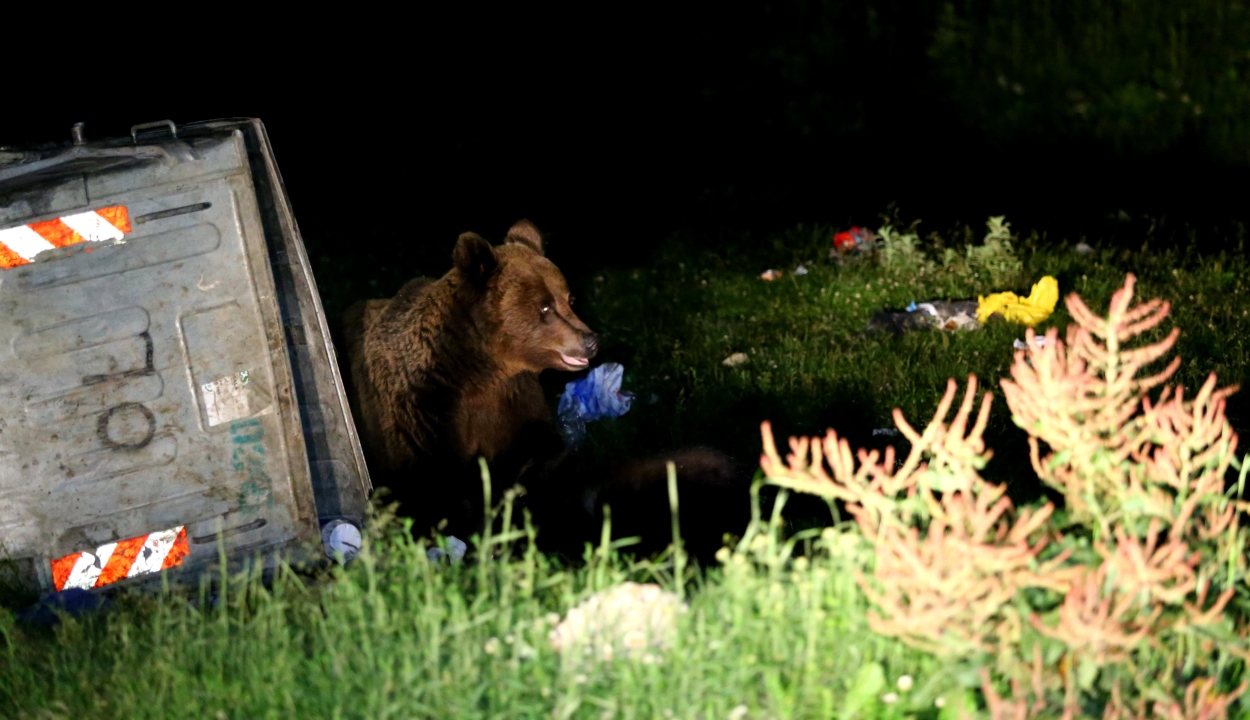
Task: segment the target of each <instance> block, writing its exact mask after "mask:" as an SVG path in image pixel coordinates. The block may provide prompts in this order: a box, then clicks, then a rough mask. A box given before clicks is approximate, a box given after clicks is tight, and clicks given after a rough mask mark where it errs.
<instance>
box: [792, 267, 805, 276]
mask: <svg viewBox="0 0 1250 720" xmlns="http://www.w3.org/2000/svg"><path fill="white" fill-rule="evenodd" d="M807 273H808V269H807V268H806V267H804V266H803V265H799V266H798V267H796V268H795V269H794V274H795V275H798V276H799V277H802V276H804V275H806V274H807Z"/></svg>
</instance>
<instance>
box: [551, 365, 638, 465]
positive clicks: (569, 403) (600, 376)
mask: <svg viewBox="0 0 1250 720" xmlns="http://www.w3.org/2000/svg"><path fill="white" fill-rule="evenodd" d="M624 377H625V367H624V366H623V365H621V364H620V363H604V364H602V365H600V366H599V367H597V368H595V369H594V370H591V371H590V372H589V373H587V375H586V377H584V378H582V379H580V380H573V381H571V382H569V383H568V384H567V385H565V386H564V394H563V395H561V396H560V405H559V407H558V408H557V409H556V414H557V416H558V417H559V420H560V434H561V435H563V436H564V442H565V443H567V444H569V445H572V446H574V447H576V446H577V445H579V444H581V441H582V439H583V438H585V437H586V423H588V422H590V421H591V420H598V419H599V418H618V417H620V416H622V415H624V414H625V413H627V412H629V406H630V403H632V402H633V401H634V396H633V394H632V393H627V392H621V380H622V379H624Z"/></svg>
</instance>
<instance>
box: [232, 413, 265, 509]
mask: <svg viewBox="0 0 1250 720" xmlns="http://www.w3.org/2000/svg"><path fill="white" fill-rule="evenodd" d="M230 436H231V437H230V439H231V440H232V441H233V443H234V452H233V453H232V454H231V458H230V460H231V464H232V465H233V467H234V471H235V472H237V473H240V474H242V475H243V476H244V478H245V479H244V481H243V483H242V484H241V485H240V486H239V510H240V511H242V512H243V513H244V514H248V513H253V512H256V511H257V510H259V509H260V506H262V505H265V506H268V507H273V478H271V477H269V473H268V472H267V471H266V470H265V464H266V460H267V452H266V451H265V443H264V439H265V426H264V424H262V423H261V421H260V420H258V419H256V418H251V419H248V420H241V421H239V422H236V423H232V424H231V425H230Z"/></svg>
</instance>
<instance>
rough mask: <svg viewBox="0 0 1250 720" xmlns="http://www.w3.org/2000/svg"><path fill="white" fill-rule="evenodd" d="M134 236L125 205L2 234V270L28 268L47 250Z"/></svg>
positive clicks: (21, 226) (4, 231) (14, 229)
mask: <svg viewBox="0 0 1250 720" xmlns="http://www.w3.org/2000/svg"><path fill="white" fill-rule="evenodd" d="M128 232H130V213H129V212H128V211H127V210H126V206H125V205H114V206H112V207H106V208H100V209H98V210H89V211H87V212H84V213H75V214H73V215H66V216H65V217H59V218H57V219H55V220H44V221H43V222H37V223H30V224H28V225H18V226H17V227H15V228H8V229H7V230H0V268H11V267H17V266H18V265H25V264H27V263H29V262H30V261H32V260H34V259H35V256H36V255H38V254H39V253H41V252H43V251H44V250H51V249H52V248H59V247H65V246H66V245H75V244H77V243H81V242H93V243H94V242H106V241H110V240H111V241H114V242H116V241H118V240H121V239H122V238H123V237H125V235H126V233H128Z"/></svg>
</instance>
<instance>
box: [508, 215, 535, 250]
mask: <svg viewBox="0 0 1250 720" xmlns="http://www.w3.org/2000/svg"><path fill="white" fill-rule="evenodd" d="M504 242H511V243H521V244H522V245H528V246H529V247H530V249H531V250H533V251H534V252H536V253H538V254H539V255H542V254H543V236H542V233H540V232H538V228H536V227H534V223H532V222H530V221H529V220H517V223H516V225H513V226H512V228H511V229H510V230H508V237H506V238H504Z"/></svg>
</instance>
